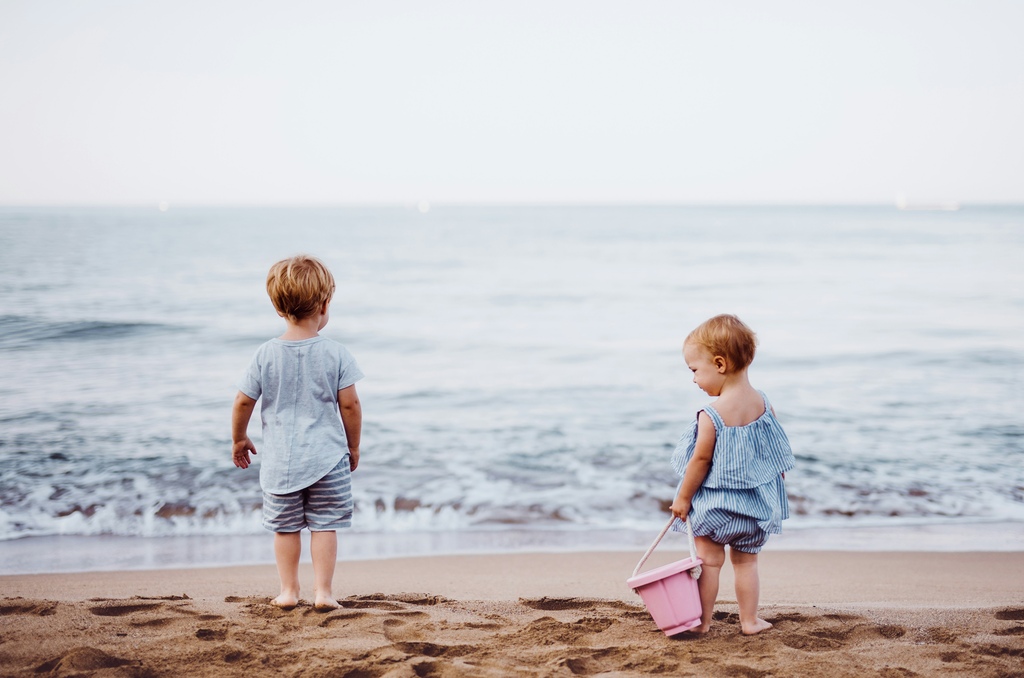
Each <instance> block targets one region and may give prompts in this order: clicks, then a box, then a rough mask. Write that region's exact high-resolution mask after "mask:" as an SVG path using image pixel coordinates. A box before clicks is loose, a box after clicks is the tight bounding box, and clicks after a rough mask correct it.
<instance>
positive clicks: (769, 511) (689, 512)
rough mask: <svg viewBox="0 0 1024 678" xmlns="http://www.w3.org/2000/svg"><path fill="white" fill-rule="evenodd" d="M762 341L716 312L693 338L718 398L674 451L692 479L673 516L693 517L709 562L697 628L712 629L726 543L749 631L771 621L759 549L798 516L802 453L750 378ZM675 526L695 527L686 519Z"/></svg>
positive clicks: (709, 388)
mask: <svg viewBox="0 0 1024 678" xmlns="http://www.w3.org/2000/svg"><path fill="white" fill-rule="evenodd" d="M756 346H757V337H756V335H755V334H754V332H753V331H752V330H751V329H750V328H749V327H747V326H746V325H745V324H743V323H742V322H741V321H740V319H739V318H737V317H736V316H734V315H718V316H715V317H714V318H711V319H710V320H708V321H706V322H704V323H702V324H701V325H700V326H699V327H697V329H695V330H694V331H693V332H690V334H689V336H688V337H686V341H684V342H683V358H684V359H685V360H686V364H687V366H688V367H689V368H690V370H692V371H693V381H694V383H695V384H697V386H699V387H700V388H701V390H703V391H704V392H705V393H707V394H708V395H709V396H713V397H717V398H718V399H717V400H716V401H714V405H710V404H709V405H706V406H705V407H704V409H702V410H700V411H699V412H698V413H697V418H696V420H695V421H694V422H693V424H691V426H690V428H689V430H688V431H687V432H686V433H685V434H683V436H682V438H681V439H680V441H679V445H678V446H677V447H676V450H675V452H674V453H673V454H672V465H673V466H674V467H675V470H676V473H678V474H679V475H680V476H681V477H682V479H683V480H682V482H681V483H680V485H679V492H678V493H677V495H676V498H675V501H674V502H672V506H671V511H672V515H674V516H675V517H676V518H677V519H683V518H686V517H687V516H689V524H690V529H691V530H693V536H694V541H695V542H696V544H697V555H698V556H699V557H700V559H701V560H703V561H704V563H703V573H702V574H701V577H700V579H699V580H698V581H699V589H700V602H701V606H702V608H703V614H702V616H701V625H700V626H699V627H697V628H695V629H693V630H694V631H695V632H698V633H706V632H707V631H708V630H709V629H710V628H711V615H712V612H713V611H714V607H715V599H716V597H717V596H718V578H719V575H720V574H721V571H722V565H723V564H724V563H725V546H726V544H728V545H729V559H730V560H731V561H732V566H733V571H734V574H735V579H736V602H737V603H738V604H739V608H740V629H741V630H742V632H743V633H745V634H748V635H752V634H755V633H760V632H761V631H764V630H765V629H768V628H770V627H771V624H770V623H769V622H767V621H765V620H764V619H761V618H760V617H758V616H757V602H758V596H759V594H760V583H759V580H758V575H757V553H758V551H760V550H761V547H762V546H764V544H765V542H767V541H768V535H769V534H771V533H776V534H777V533H779V532H781V531H782V521H783V520H784V519H786V518H788V517H789V504H788V502H787V500H786V486H785V484H784V482H783V474H784V473H785V472H786V471H788V470H789V469H791V468H793V464H794V459H793V452H792V450H791V449H790V447H789V440H788V439H787V438H786V434H785V432H784V431H783V430H782V426H781V425H780V424H779V421H778V420H777V419H776V418H775V412H774V410H772V407H771V405H770V404H769V403H768V398H767V397H766V396H765V395H764V393H762V392H760V391H757V390H755V389H754V387H753V386H751V385H750V381H749V380H748V379H747V367H748V366H749V365H750V363H751V361H752V360H753V359H754V351H755V348H756ZM673 527H674V529H676V530H682V529H685V528H684V527H683V525H682V522H681V520H677V521H676V523H675V525H674V526H673Z"/></svg>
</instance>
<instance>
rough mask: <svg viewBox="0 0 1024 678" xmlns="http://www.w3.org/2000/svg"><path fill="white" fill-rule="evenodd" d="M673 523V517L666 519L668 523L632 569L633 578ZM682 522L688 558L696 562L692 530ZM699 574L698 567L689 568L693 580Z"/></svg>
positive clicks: (695, 546) (685, 521) (695, 548)
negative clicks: (684, 529) (687, 546)
mask: <svg viewBox="0 0 1024 678" xmlns="http://www.w3.org/2000/svg"><path fill="white" fill-rule="evenodd" d="M675 521H676V519H675V516H673V517H671V518H669V519H668V523H667V524H666V525H665V527H663V528H661V533H660V534H658V538H657V539H655V540H654V543H653V544H651V548H649V549H647V553H645V554H644V555H643V557H642V558H641V559H640V562H639V563H637V564H636V567H635V568H633V576H634V577H635V576H636V575H637V573H639V572H640V568H641V567H643V566H644V563H646V562H647V559H648V558H650V557H651V554H652V553H654V549H656V548H657V547H658V544H659V543H661V540H662V538H663V537H664V536H665V535H666V534H667V533H668V531H669V529H670V528H671V527H672V523H674V522H675ZM683 522H684V523H686V541H687V544H688V545H689V547H690V557H691V558H693V559H694V560H697V545H696V544H695V543H694V542H693V530H691V529H690V521H689V520H684V521H683ZM700 572H701V567H700V565H697V566H695V567H692V568H690V576H691V577H693V578H694V579H699V578H700Z"/></svg>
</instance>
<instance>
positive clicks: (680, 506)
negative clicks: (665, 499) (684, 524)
mask: <svg viewBox="0 0 1024 678" xmlns="http://www.w3.org/2000/svg"><path fill="white" fill-rule="evenodd" d="M669 510H670V511H671V512H672V515H674V516H675V517H676V518H679V519H680V520H686V516H688V515H690V500H689V499H683V498H682V497H676V500H675V501H674V502H672V506H670V507H669Z"/></svg>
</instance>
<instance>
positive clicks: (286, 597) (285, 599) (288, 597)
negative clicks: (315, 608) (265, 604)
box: [270, 593, 299, 610]
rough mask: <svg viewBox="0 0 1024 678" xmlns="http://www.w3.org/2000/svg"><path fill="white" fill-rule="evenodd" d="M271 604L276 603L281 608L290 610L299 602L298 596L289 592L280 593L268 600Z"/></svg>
mask: <svg viewBox="0 0 1024 678" xmlns="http://www.w3.org/2000/svg"><path fill="white" fill-rule="evenodd" d="M270 604H271V605H277V606H278V607H279V608H281V609H282V610H292V609H294V608H295V606H296V605H298V604H299V597H298V596H297V595H292V594H291V593H282V594H281V595H279V596H278V597H277V598H274V599H273V600H272V601H270Z"/></svg>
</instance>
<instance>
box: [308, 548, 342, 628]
mask: <svg viewBox="0 0 1024 678" xmlns="http://www.w3.org/2000/svg"><path fill="white" fill-rule="evenodd" d="M309 552H310V555H312V557H313V576H314V577H315V578H316V599H315V600H314V602H313V607H314V608H316V609H317V610H336V609H338V608H339V607H341V606H340V605H338V601H336V600H335V599H334V593H333V592H332V590H331V589H332V587H333V584H334V565H335V563H337V561H338V534H337V533H336V532H335V531H333V530H330V531H325V532H313V533H312V534H311V535H310V539H309Z"/></svg>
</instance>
